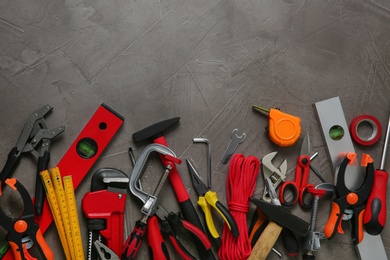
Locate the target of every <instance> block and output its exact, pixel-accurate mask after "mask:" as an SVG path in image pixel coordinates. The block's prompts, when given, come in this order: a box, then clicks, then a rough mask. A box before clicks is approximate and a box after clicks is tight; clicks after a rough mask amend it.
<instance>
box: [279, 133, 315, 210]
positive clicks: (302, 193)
mask: <svg viewBox="0 0 390 260" xmlns="http://www.w3.org/2000/svg"><path fill="white" fill-rule="evenodd" d="M309 154H310V136H309V134H306V135H305V138H304V139H303V142H302V146H301V152H300V155H299V157H298V160H297V165H296V168H295V180H294V181H286V182H284V183H283V184H282V185H281V186H280V191H279V198H280V202H281V203H282V205H284V206H287V207H290V206H293V205H295V204H296V203H297V201H299V204H300V205H301V206H302V207H303V208H304V209H310V208H311V206H312V197H311V195H310V193H309V192H308V191H307V189H308V188H309V187H312V188H314V185H313V184H308V183H307V182H308V180H309V173H310V156H309ZM288 192H291V193H292V199H291V200H286V196H287V194H288ZM306 195H309V196H306ZM307 198H309V199H310V201H306V199H307Z"/></svg>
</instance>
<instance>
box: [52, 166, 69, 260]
mask: <svg viewBox="0 0 390 260" xmlns="http://www.w3.org/2000/svg"><path fill="white" fill-rule="evenodd" d="M50 177H51V181H52V183H53V187H54V191H55V193H56V196H57V201H58V206H59V208H60V213H61V217H62V222H63V224H64V228H65V235H66V238H67V241H68V245H69V250H70V254H71V256H72V259H75V252H74V250H73V248H74V246H73V239H72V232H71V227H70V221H69V214H68V206H67V204H66V198H65V190H64V186H63V184H62V178H61V173H60V170H59V168H58V167H55V168H52V169H50Z"/></svg>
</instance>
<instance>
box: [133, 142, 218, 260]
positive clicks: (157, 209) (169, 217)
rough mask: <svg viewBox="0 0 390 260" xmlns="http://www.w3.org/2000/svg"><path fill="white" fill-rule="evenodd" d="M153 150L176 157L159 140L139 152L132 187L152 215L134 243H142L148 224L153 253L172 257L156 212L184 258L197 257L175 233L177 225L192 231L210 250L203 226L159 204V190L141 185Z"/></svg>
mask: <svg viewBox="0 0 390 260" xmlns="http://www.w3.org/2000/svg"><path fill="white" fill-rule="evenodd" d="M152 152H158V153H160V154H163V155H165V156H166V157H172V159H173V158H175V154H174V153H173V152H172V150H170V149H169V148H167V147H165V146H162V145H158V144H152V145H149V146H148V147H146V148H145V149H144V151H143V152H142V154H141V155H140V156H139V158H138V160H137V161H136V163H135V165H134V169H133V173H132V175H131V178H130V183H129V187H130V191H131V193H132V194H133V195H135V196H136V197H137V198H139V199H140V200H141V201H142V203H144V207H143V208H142V211H143V213H144V214H145V216H147V215H149V219H148V223H147V227H146V225H145V224H144V223H142V227H141V228H140V230H139V232H140V233H139V235H140V237H139V238H138V241H136V242H133V244H135V243H138V244H140V243H141V239H142V236H143V234H144V232H145V229H146V228H147V232H148V243H149V245H150V246H151V248H152V253H153V257H154V258H155V259H167V258H169V256H168V252H167V250H166V249H164V248H166V246H165V243H164V240H163V239H162V237H161V234H160V232H159V227H158V223H157V219H156V217H155V216H154V214H156V216H157V217H158V218H159V219H160V220H161V226H162V228H161V232H162V233H163V234H166V235H167V236H168V237H169V239H170V240H171V241H172V244H173V245H174V247H175V249H176V251H177V252H178V253H179V254H180V255H181V256H182V257H183V258H184V259H194V257H193V256H192V255H191V254H190V253H189V252H188V251H187V250H186V249H185V248H184V246H183V245H182V244H181V242H180V240H179V238H178V237H177V235H176V233H177V231H176V230H177V229H178V228H182V229H186V230H188V231H190V232H192V233H193V234H194V236H196V237H197V238H198V240H200V243H202V245H203V246H204V250H209V249H210V247H211V244H210V241H209V240H208V239H207V237H206V235H205V234H204V233H203V231H202V230H200V229H199V228H197V227H196V226H194V225H192V224H191V223H189V222H188V221H185V220H183V219H181V217H180V214H179V213H177V214H174V213H168V212H167V211H166V210H165V209H164V208H163V207H162V206H161V205H160V204H159V200H158V194H156V192H155V193H154V194H153V195H150V194H148V193H146V192H145V191H143V190H142V187H141V185H139V184H140V178H141V174H142V172H143V169H144V168H145V163H146V161H147V159H148V156H149V155H150V154H151V153H152ZM159 186H161V187H162V183H161V184H159V185H158V187H159ZM158 193H159V192H158ZM137 225H138V226H140V224H139V223H138V224H136V226H137ZM134 253H136V252H134ZM132 257H135V254H133V255H132Z"/></svg>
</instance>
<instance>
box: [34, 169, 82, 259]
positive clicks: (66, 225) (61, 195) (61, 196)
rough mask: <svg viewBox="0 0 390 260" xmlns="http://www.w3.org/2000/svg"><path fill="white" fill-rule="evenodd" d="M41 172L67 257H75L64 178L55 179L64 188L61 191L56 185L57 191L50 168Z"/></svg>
mask: <svg viewBox="0 0 390 260" xmlns="http://www.w3.org/2000/svg"><path fill="white" fill-rule="evenodd" d="M39 174H40V176H41V178H42V183H43V185H44V188H45V191H46V197H47V201H48V203H49V207H50V210H51V212H52V215H53V218H54V224H55V226H56V229H57V233H58V236H59V238H60V241H61V245H62V249H63V251H64V254H65V258H66V259H74V258H75V256H74V250H73V248H74V247H73V240H72V230H71V227H70V220H69V216H68V210H67V208H68V206H67V205H66V199H65V191H64V188H63V185H62V180H61V179H59V180H58V181H57V180H55V182H61V184H60V185H58V186H59V187H61V188H62V189H61V192H60V188H59V187H56V188H57V191H56V190H55V188H54V182H53V181H52V178H51V176H50V173H49V171H48V170H44V171H41V172H40V173H39ZM53 179H55V178H53ZM57 194H58V196H57ZM62 216H64V217H62Z"/></svg>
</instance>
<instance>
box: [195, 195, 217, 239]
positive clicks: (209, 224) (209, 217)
mask: <svg viewBox="0 0 390 260" xmlns="http://www.w3.org/2000/svg"><path fill="white" fill-rule="evenodd" d="M206 194H207V193H206ZM198 205H199V206H200V207H201V208H202V210H203V212H204V215H205V217H206V224H207V228H208V229H209V231H210V234H211V235H212V236H213V238H219V233H218V231H217V229H216V228H215V225H214V220H213V215H212V214H211V210H210V206H209V204H208V203H207V201H206V198H205V197H199V199H198Z"/></svg>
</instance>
